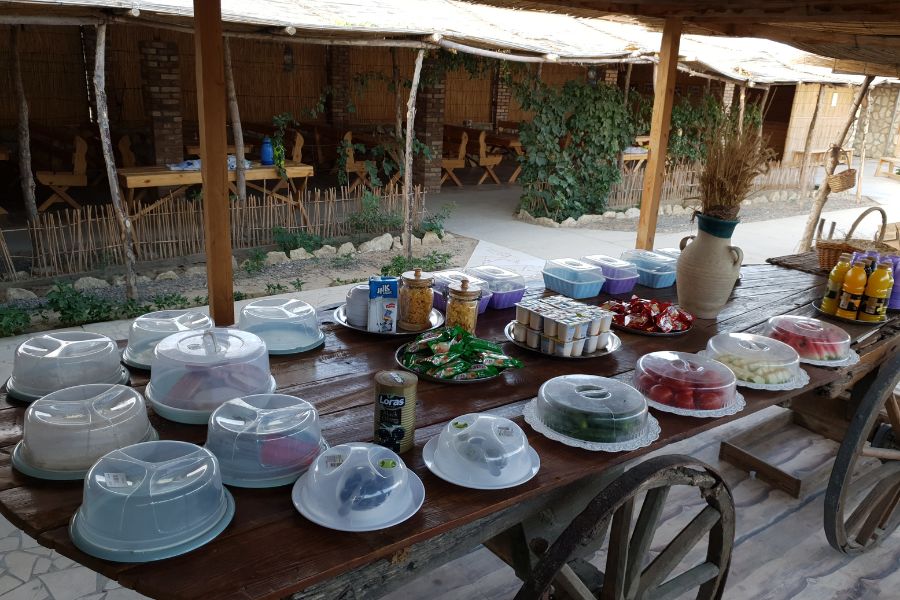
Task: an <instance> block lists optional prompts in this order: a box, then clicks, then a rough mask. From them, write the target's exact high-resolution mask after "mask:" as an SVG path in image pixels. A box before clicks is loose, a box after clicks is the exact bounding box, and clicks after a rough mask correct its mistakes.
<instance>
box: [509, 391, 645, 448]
mask: <svg viewBox="0 0 900 600" xmlns="http://www.w3.org/2000/svg"><path fill="white" fill-rule="evenodd" d="M536 403H537V398H534V399H532V400H531V401H530V402H529V403H528V404H526V405H525V410H523V411H522V413H523V415H524V416H525V422H526V423H528V424H529V425H531V428H532V429H534V430H535V431H537V432H538V433H540V434H543V435H544V436H545V437H548V438H550V439H551V440H553V441H555V442H560V443H561V444H565V445H566V446H572V447H574V448H581V449H583V450H591V451H592V452H630V451H631V450H637V449H638V448H643V447H645V446H649V445H650V444H652V443H653V442H655V441H656V440H658V439H659V434H660V433H661V431H662V430H661V429H660V426H659V421H657V420H656V417H654V416H653V415H647V427H646V428H645V429H644V433H643V435H641V436H640V437H636V438H634V439H631V440H628V441H626V442H613V443H605V442H588V441H585V440H579V439H577V438H573V437H569V436H567V435H564V434H562V433H559V432H557V431H554V430H553V429H550V428H549V427H547V426H546V425H544V423H543V422H542V421H541V420H540V419H539V418H538V416H537V413H536V412H535V405H536Z"/></svg>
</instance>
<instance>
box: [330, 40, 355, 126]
mask: <svg viewBox="0 0 900 600" xmlns="http://www.w3.org/2000/svg"><path fill="white" fill-rule="evenodd" d="M327 61H328V62H327V65H328V67H327V70H328V86H329V87H330V88H331V95H330V96H329V98H328V101H327V103H326V115H327V118H328V123H330V124H331V125H333V126H335V127H347V126H348V125H349V124H350V115H349V114H348V113H347V104H348V103H349V101H350V47H349V46H329V47H328V58H327Z"/></svg>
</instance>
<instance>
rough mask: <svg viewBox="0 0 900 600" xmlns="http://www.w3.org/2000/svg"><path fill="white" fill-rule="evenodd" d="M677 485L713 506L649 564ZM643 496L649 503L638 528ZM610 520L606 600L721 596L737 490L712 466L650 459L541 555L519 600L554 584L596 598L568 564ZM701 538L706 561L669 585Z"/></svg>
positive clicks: (536, 595) (683, 458) (602, 594)
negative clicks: (687, 594)
mask: <svg viewBox="0 0 900 600" xmlns="http://www.w3.org/2000/svg"><path fill="white" fill-rule="evenodd" d="M675 486H691V487H695V488H697V489H698V491H699V493H700V495H701V497H702V498H703V499H704V500H705V501H706V504H707V505H706V507H705V508H704V509H703V510H701V511H700V512H699V514H697V515H696V516H695V517H694V518H693V520H692V521H691V522H690V523H689V524H688V525H687V526H686V527H685V528H684V529H683V530H681V531H680V532H678V533H677V534H676V535H675V536H674V537H673V538H672V540H671V542H669V544H668V545H667V546H666V547H665V549H663V551H662V552H660V553H659V554H658V555H657V556H656V557H655V558H653V560H651V561H649V564H646V565H645V564H644V563H645V562H647V561H646V559H647V557H648V554H649V550H650V547H651V544H652V543H653V538H654V535H655V533H656V530H657V526H658V523H659V518H660V516H661V514H662V512H663V508H664V506H665V503H666V498H667V497H668V494H669V490H671V489H672V488H673V487H675ZM641 497H643V503H642V505H641V507H640V512H639V514H638V517H637V520H636V521H635V522H634V524H633V525H632V521H633V516H634V514H635V511H636V509H635V505H636V503H637V501H638V500H640V499H641ZM610 520H612V525H611V528H610V537H609V551H608V554H607V559H606V569H605V573H604V574H603V582H602V587H601V590H600V598H601V599H602V600H661V599H663V598H677V597H680V596H681V595H682V594H684V593H685V592H687V591H689V590H697V592H696V598H697V599H698V600H706V599H718V598H721V597H722V590H723V589H724V587H725V579H726V577H727V575H728V568H729V566H730V563H731V548H732V544H733V543H734V500H733V499H732V497H731V491H730V490H729V489H728V486H727V485H726V484H725V482H724V480H723V479H722V478H721V476H720V475H719V474H718V473H716V472H715V471H714V470H713V469H712V468H711V467H709V466H708V465H706V464H704V463H702V462H700V461H698V460H695V459H693V458H691V457H689V456H682V455H669V456H660V457H657V458H652V459H650V460H647V461H644V462H643V463H641V464H639V465H637V466H636V467H634V468H632V469H630V470H629V471H627V472H626V473H624V474H623V475H621V476H620V477H619V478H618V479H616V480H615V481H613V482H612V483H611V484H610V485H609V486H607V487H606V488H605V489H604V490H603V491H601V492H600V493H599V494H597V496H595V497H594V499H593V500H591V502H590V503H589V504H588V505H587V507H586V508H585V509H584V511H582V512H581V514H579V515H578V516H577V517H575V518H574V519H573V520H572V522H571V523H570V524H569V526H568V527H567V528H566V529H565V531H563V532H562V534H560V536H559V537H558V538H557V539H556V541H555V542H554V543H553V545H552V546H550V548H549V550H547V552H546V553H545V554H544V555H543V557H542V558H541V560H540V562H539V563H538V564H537V566H536V567H535V568H534V570H533V571H532V572H531V575H530V577H529V579H528V580H527V581H526V582H525V584H524V585H523V586H522V587H521V589H519V593H518V594H517V595H516V600H536V599H538V598H541V597H542V596H543V595H544V594H545V593H546V592H547V590H548V589H549V587H550V586H551V584H552V583H553V582H554V580H556V582H557V585H558V586H560V587H563V591H564V592H565V593H566V594H567V595H569V596H573V595H574V596H576V597H582V598H592V597H593V596H592V595H591V594H590V592H589V591H588V589H587V588H586V586H584V585H583V584H581V582H580V581H573V579H576V577H575V575H574V572H573V570H572V569H571V567H569V566H568V565H567V562H568V561H569V557H570V556H572V555H573V553H574V551H575V550H576V549H577V548H578V547H579V546H581V545H585V544H588V543H590V542H591V541H592V540H593V539H594V538H595V537H596V536H597V535H598V533H599V532H605V531H606V529H607V525H608V524H609V521H610ZM703 540H706V558H705V560H704V561H703V562H701V563H699V564H697V565H694V566H691V567H690V568H687V570H683V569H679V571H680V574H679V575H677V576H676V577H673V578H671V579H669V575H670V574H671V573H672V572H673V570H674V569H675V568H676V567H678V566H679V565H681V564H682V560H683V559H684V558H685V557H686V556H687V555H688V553H689V552H690V551H691V550H692V549H694V548H695V547H698V545H700V544H701V543H702V542H703ZM572 588H574V593H573V590H572Z"/></svg>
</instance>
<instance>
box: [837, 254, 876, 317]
mask: <svg viewBox="0 0 900 600" xmlns="http://www.w3.org/2000/svg"><path fill="white" fill-rule="evenodd" d="M867 279H868V278H867V277H866V265H865V263H864V262H863V261H861V260H855V261H853V265H851V267H850V270H849V271H847V274H846V275H845V276H844V285H843V286H841V296H840V300H839V301H838V308H837V311H835V313H834V314H835V315H837V316H838V317H841V318H844V319H853V320H856V317H857V315H858V313H859V304H860V302H861V301H862V297H863V294H864V293H865V292H866V280H867Z"/></svg>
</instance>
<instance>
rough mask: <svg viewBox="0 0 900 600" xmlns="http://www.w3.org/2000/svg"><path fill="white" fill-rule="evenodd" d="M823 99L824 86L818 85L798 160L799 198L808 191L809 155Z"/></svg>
mask: <svg viewBox="0 0 900 600" xmlns="http://www.w3.org/2000/svg"><path fill="white" fill-rule="evenodd" d="M824 98H825V86H824V85H821V84H820V85H819V94H818V96H817V97H816V106H815V108H813V114H812V118H810V120H809V129H807V130H806V142H804V144H803V158H801V159H800V198H801V199H802V198H806V194H807V192H808V191H809V185H808V183H809V181H808V180H809V153H810V152H811V151H812V141H813V135H814V134H815V130H816V121H817V120H818V118H819V109H820V108H821V107H822V102H823V100H824Z"/></svg>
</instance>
